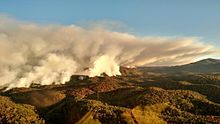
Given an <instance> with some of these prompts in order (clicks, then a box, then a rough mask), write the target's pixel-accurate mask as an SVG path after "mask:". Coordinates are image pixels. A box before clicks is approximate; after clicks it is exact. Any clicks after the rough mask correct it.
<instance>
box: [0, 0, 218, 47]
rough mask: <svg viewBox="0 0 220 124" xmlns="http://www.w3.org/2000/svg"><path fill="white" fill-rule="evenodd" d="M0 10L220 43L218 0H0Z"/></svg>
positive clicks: (26, 16)
mask: <svg viewBox="0 0 220 124" xmlns="http://www.w3.org/2000/svg"><path fill="white" fill-rule="evenodd" d="M0 13H3V14H7V15H10V16H12V17H14V18H16V19H19V20H25V21H33V22H37V23H58V24H63V25H68V24H79V23H81V22H87V21H103V20H105V21H106V20H107V21H108V20H109V21H115V22H122V23H124V24H125V25H127V26H128V27H129V28H131V29H132V32H133V33H134V34H138V35H146V36H197V37H201V38H203V41H205V42H207V43H211V44H215V45H220V1H219V0H182V1H180V0H108V1H107V0H1V1H0Z"/></svg>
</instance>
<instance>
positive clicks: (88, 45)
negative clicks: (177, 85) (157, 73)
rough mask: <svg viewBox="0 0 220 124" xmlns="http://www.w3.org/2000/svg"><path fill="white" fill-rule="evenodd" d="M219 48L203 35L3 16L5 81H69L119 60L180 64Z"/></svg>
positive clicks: (1, 83) (0, 61)
mask: <svg viewBox="0 0 220 124" xmlns="http://www.w3.org/2000/svg"><path fill="white" fill-rule="evenodd" d="M214 52H216V51H215V50H214V48H213V47H212V46H209V45H207V44H202V43H201V42H200V41H199V39H197V38H193V37H189V38H187V37H186V38H178V37H137V36H134V35H132V34H128V33H121V32H115V31H110V30H107V29H103V28H91V29H86V28H82V27H79V26H75V25H70V26H61V25H37V24H34V23H24V22H19V21H15V20H13V19H9V18H5V17H0V68H1V69H0V87H7V88H8V89H10V88H14V87H29V86H30V85H31V84H32V83H36V84H42V85H49V84H52V83H53V84H64V83H65V82H66V81H69V79H70V76H71V75H74V74H84V75H89V76H100V75H101V74H102V73H106V74H107V75H109V76H115V75H120V71H119V66H144V65H176V64H183V63H188V62H191V61H193V59H195V58H198V57H201V56H204V55H210V54H212V53H214Z"/></svg>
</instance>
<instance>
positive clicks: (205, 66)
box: [140, 58, 220, 73]
mask: <svg viewBox="0 0 220 124" xmlns="http://www.w3.org/2000/svg"><path fill="white" fill-rule="evenodd" d="M140 69H141V70H144V71H149V72H163V73H185V72H192V73H215V72H220V60H219V59H211V58H208V59H204V60H200V61H197V62H194V63H190V64H186V65H180V66H170V67H143V68H140Z"/></svg>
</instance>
